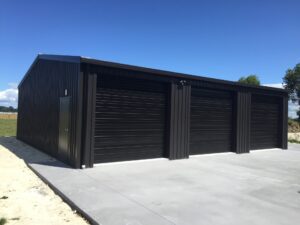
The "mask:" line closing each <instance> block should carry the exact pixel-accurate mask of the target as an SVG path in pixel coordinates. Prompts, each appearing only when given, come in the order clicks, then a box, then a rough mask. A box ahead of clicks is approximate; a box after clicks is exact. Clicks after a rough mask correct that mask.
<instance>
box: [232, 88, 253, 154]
mask: <svg viewBox="0 0 300 225" xmlns="http://www.w3.org/2000/svg"><path fill="white" fill-rule="evenodd" d="M250 113H251V93H249V92H237V95H236V132H235V137H236V149H235V150H236V153H247V152H249V149H250V119H251V114H250Z"/></svg>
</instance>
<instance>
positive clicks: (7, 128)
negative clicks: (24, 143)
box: [0, 119, 17, 225]
mask: <svg viewBox="0 0 300 225" xmlns="http://www.w3.org/2000/svg"><path fill="white" fill-rule="evenodd" d="M16 130H17V120H16V119H0V137H1V136H16ZM0 225H1V224H0Z"/></svg>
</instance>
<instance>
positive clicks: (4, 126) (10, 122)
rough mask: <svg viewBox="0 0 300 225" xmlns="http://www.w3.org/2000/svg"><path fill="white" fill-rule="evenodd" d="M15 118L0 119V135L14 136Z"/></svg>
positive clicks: (15, 128)
mask: <svg viewBox="0 0 300 225" xmlns="http://www.w3.org/2000/svg"><path fill="white" fill-rule="evenodd" d="M16 131H17V120H15V119H0V137H3V136H16Z"/></svg>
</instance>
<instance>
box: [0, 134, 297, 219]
mask: <svg viewBox="0 0 300 225" xmlns="http://www.w3.org/2000/svg"><path fill="white" fill-rule="evenodd" d="M3 143H4V142H3ZM5 146H6V147H7V148H9V149H10V150H11V151H12V152H14V153H15V154H16V155H19V156H21V158H23V159H24V160H25V161H26V162H27V163H28V165H29V166H30V167H31V168H32V169H33V170H34V171H35V172H36V173H38V174H39V175H40V176H41V177H42V178H43V179H44V180H46V181H47V182H48V183H49V184H50V186H52V187H53V188H54V189H55V190H56V191H57V192H58V193H60V194H61V195H62V196H63V197H64V198H65V199H67V200H68V202H69V203H71V205H73V206H76V207H77V208H79V209H80V211H81V212H83V214H84V215H85V216H86V217H87V218H89V219H90V220H91V221H93V222H94V223H95V224H103V225H169V224H176V225H207V224H214V225H227V224H228V225H235V224H236V225H240V224H243V225H261V224H272V225H277V224H278V225H279V224H280V225H285V224H286V225H294V224H295V225H296V224H297V225H298V224H299V221H300V213H299V212H300V145H290V146H289V150H288V151H282V150H269V151H253V152H251V153H250V154H241V155H237V154H220V155H206V156H200V157H192V158H190V159H187V160H175V161H168V160H158V161H145V162H134V163H121V164H106V165H104V164H103V165H101V166H99V167H96V168H93V169H84V170H75V169H71V168H70V167H68V166H66V165H65V164H63V163H61V162H59V161H57V160H55V159H53V158H51V157H49V156H47V155H45V154H43V153H41V152H39V151H37V150H35V149H34V148H31V147H29V146H27V145H25V144H23V143H22V142H18V141H16V140H15V139H14V140H8V141H5Z"/></svg>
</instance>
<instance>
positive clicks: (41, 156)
mask: <svg viewBox="0 0 300 225" xmlns="http://www.w3.org/2000/svg"><path fill="white" fill-rule="evenodd" d="M0 145H2V146H3V147H5V148H7V149H8V150H9V151H10V152H12V153H13V154H14V155H16V156H17V157H18V158H20V159H22V160H24V162H25V163H26V164H40V165H45V166H52V167H62V168H70V169H71V167H70V166H68V165H66V164H64V163H63V162H60V161H58V160H57V159H55V158H53V157H51V156H49V155H47V154H45V153H43V152H41V151H39V150H37V149H36V148H33V147H31V146H29V145H27V144H25V143H24V142H22V141H19V140H17V139H16V137H0Z"/></svg>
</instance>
